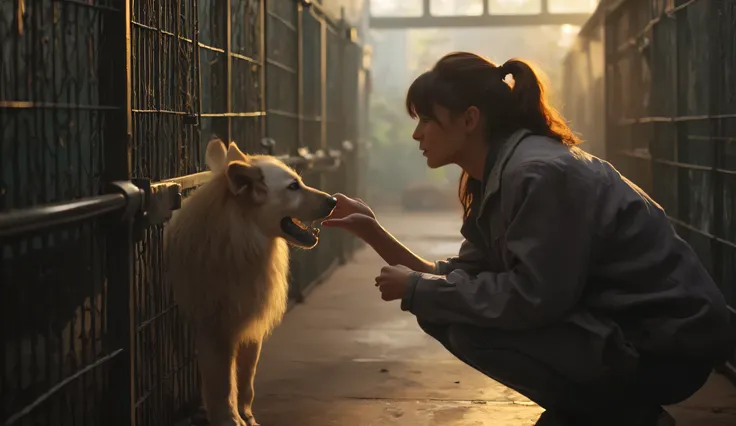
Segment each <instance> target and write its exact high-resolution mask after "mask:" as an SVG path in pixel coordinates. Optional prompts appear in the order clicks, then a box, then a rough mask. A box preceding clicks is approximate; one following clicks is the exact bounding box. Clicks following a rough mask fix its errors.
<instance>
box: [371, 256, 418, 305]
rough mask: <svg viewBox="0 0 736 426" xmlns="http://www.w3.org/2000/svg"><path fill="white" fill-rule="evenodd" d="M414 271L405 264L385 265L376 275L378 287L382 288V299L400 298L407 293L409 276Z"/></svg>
mask: <svg viewBox="0 0 736 426" xmlns="http://www.w3.org/2000/svg"><path fill="white" fill-rule="evenodd" d="M413 273H414V271H412V270H411V269H409V268H407V267H406V266H404V265H394V266H384V267H383V268H381V275H379V276H377V277H376V287H378V289H379V290H381V299H383V300H385V301H387V302H388V301H391V300H399V299H401V298H403V297H404V294H406V289H407V288H408V287H409V278H410V277H411V274H413Z"/></svg>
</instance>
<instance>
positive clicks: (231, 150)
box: [227, 142, 248, 163]
mask: <svg viewBox="0 0 736 426" xmlns="http://www.w3.org/2000/svg"><path fill="white" fill-rule="evenodd" d="M233 161H245V162H247V161H248V156H247V155H245V154H243V151H241V150H240V149H239V148H238V146H237V145H235V142H230V145H229V146H228V147H227V162H228V163H231V162H233Z"/></svg>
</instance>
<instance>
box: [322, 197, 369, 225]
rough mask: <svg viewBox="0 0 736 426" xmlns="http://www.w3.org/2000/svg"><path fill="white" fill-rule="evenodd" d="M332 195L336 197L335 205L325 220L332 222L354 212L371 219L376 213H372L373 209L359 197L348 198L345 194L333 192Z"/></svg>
mask: <svg viewBox="0 0 736 426" xmlns="http://www.w3.org/2000/svg"><path fill="white" fill-rule="evenodd" d="M334 197H335V198H336V199H337V205H336V206H335V209H334V210H333V211H332V214H331V215H330V217H329V218H327V221H326V222H333V223H334V222H335V221H337V220H340V219H343V218H345V217H348V216H350V215H352V214H356V213H359V214H362V215H365V216H368V217H370V218H372V219H375V218H376V214H375V213H373V210H371V208H370V207H368V204H366V203H365V202H364V201H363V200H361V199H360V198H350V197H348V196H347V195H345V194H340V193H337V194H335V195H334ZM338 223H339V222H338Z"/></svg>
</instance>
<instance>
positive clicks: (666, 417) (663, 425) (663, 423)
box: [657, 408, 677, 426]
mask: <svg viewBox="0 0 736 426" xmlns="http://www.w3.org/2000/svg"><path fill="white" fill-rule="evenodd" d="M657 426H677V422H676V421H675V418H674V417H672V415H671V414H670V413H668V412H667V410H665V409H664V408H663V409H662V412H661V413H659V416H658V417H657Z"/></svg>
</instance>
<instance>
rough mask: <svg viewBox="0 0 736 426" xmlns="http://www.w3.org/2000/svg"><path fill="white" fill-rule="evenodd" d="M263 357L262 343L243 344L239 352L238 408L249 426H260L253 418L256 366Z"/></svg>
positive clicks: (250, 342)
mask: <svg viewBox="0 0 736 426" xmlns="http://www.w3.org/2000/svg"><path fill="white" fill-rule="evenodd" d="M260 355H261V341H260V340H258V341H256V342H253V341H248V342H243V343H242V344H241V346H240V350H239V351H238V407H240V415H241V416H242V417H243V420H245V422H246V424H247V425H248V426H258V423H257V422H256V419H255V418H254V417H253V398H254V397H255V391H254V389H253V384H254V380H255V377H256V366H257V365H258V358H259V357H260Z"/></svg>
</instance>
